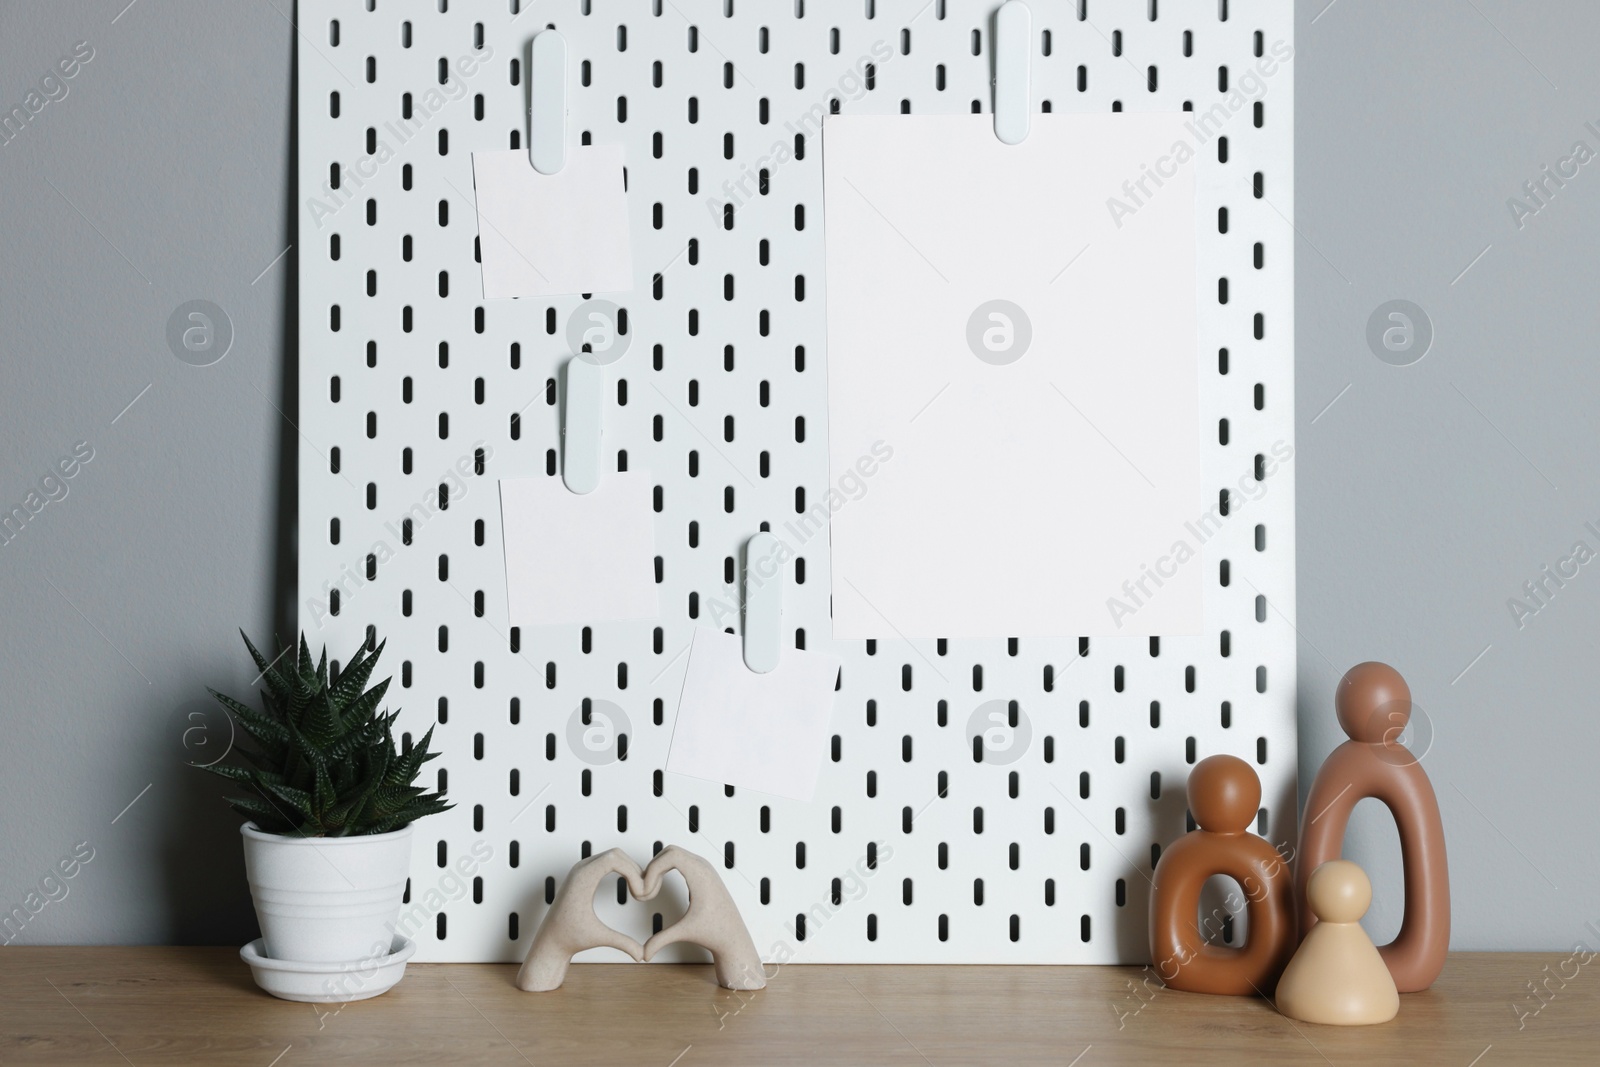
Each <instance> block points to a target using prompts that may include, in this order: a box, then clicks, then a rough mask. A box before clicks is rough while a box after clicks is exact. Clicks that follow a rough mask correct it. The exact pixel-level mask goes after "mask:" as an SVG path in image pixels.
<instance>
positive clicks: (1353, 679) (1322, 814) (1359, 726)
mask: <svg viewBox="0 0 1600 1067" xmlns="http://www.w3.org/2000/svg"><path fill="white" fill-rule="evenodd" d="M1334 708H1335V710H1336V711H1337V712H1338V715H1339V725H1340V726H1342V727H1344V732H1345V733H1346V734H1348V735H1349V737H1350V740H1348V741H1346V742H1345V743H1344V744H1342V745H1340V746H1339V747H1338V748H1336V749H1334V750H1333V754H1332V755H1330V756H1329V757H1328V759H1327V761H1326V762H1325V763H1323V765H1322V769H1321V770H1319V771H1318V772H1317V778H1316V781H1315V782H1313V783H1312V785H1311V792H1310V794H1309V795H1308V796H1307V797H1306V810H1305V817H1304V820H1303V824H1302V826H1301V830H1300V852H1299V855H1298V857H1297V859H1298V862H1299V870H1298V873H1297V874H1296V877H1295V889H1296V894H1295V895H1296V899H1297V900H1298V902H1299V909H1300V923H1301V930H1302V933H1308V932H1309V931H1310V930H1311V928H1312V927H1313V926H1315V925H1316V922H1317V917H1316V915H1315V914H1314V913H1313V912H1312V911H1311V910H1310V907H1309V905H1308V903H1307V901H1306V887H1307V886H1308V884H1309V883H1310V881H1311V875H1312V873H1313V872H1314V871H1316V869H1317V868H1318V867H1320V866H1321V865H1322V864H1324V863H1326V862H1328V861H1329V860H1336V859H1338V858H1339V856H1340V853H1341V852H1342V851H1343V848H1344V834H1345V828H1346V826H1348V825H1349V822H1350V812H1351V811H1352V810H1353V809H1354V808H1355V806H1356V804H1357V803H1358V802H1359V801H1361V800H1363V799H1365V798H1367V797H1374V798H1376V799H1378V800H1381V801H1383V803H1384V804H1385V805H1387V806H1388V808H1389V811H1390V812H1391V813H1392V814H1393V815H1394V821H1395V825H1396V826H1397V827H1398V828H1399V831H1400V856H1401V863H1402V868H1403V870H1404V872H1405V882H1406V886H1405V919H1404V921H1403V922H1402V923H1401V924H1400V933H1399V934H1398V935H1397V936H1396V937H1395V939H1394V941H1392V942H1391V943H1389V944H1387V945H1381V946H1379V948H1378V953H1379V954H1380V955H1381V956H1382V957H1383V962H1384V964H1385V965H1387V966H1388V968H1389V973H1390V974H1391V975H1393V976H1394V984H1395V987H1396V988H1398V989H1399V991H1400V992H1402V993H1414V992H1416V991H1417V990H1419V989H1427V988H1428V987H1429V986H1430V985H1432V984H1433V980H1434V979H1435V978H1438V977H1439V972H1440V971H1441V970H1442V969H1443V968H1444V959H1445V953H1446V951H1447V950H1448V949H1449V947H1450V872H1449V870H1448V868H1447V867H1446V864H1445V855H1444V824H1443V823H1442V822H1441V821H1440V819H1439V802H1438V800H1437V799H1436V798H1435V797H1434V795H1433V785H1432V784H1431V783H1430V782H1429V781H1428V776H1427V774H1426V773H1424V771H1423V770H1422V766H1421V765H1420V764H1419V763H1418V762H1417V759H1416V757H1415V756H1413V755H1412V754H1411V751H1410V750H1409V749H1407V748H1406V747H1405V746H1404V745H1402V744H1400V742H1399V737H1400V734H1401V732H1402V731H1403V730H1404V729H1405V727H1406V723H1408V722H1410V721H1411V690H1410V688H1408V687H1407V686H1406V682H1405V679H1404V678H1402V677H1400V672H1399V671H1396V670H1395V669H1394V668H1393V667H1390V666H1389V665H1388V664H1385V663H1370V662H1369V663H1358V664H1357V665H1356V666H1354V667H1351V668H1350V670H1349V671H1348V672H1346V674H1345V676H1344V678H1343V679H1342V680H1341V681H1340V682H1339V690H1338V693H1337V694H1336V695H1335V697H1334Z"/></svg>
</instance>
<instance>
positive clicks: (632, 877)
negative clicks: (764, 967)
mask: <svg viewBox="0 0 1600 1067" xmlns="http://www.w3.org/2000/svg"><path fill="white" fill-rule="evenodd" d="M668 851H670V850H668ZM702 862H704V861H702ZM651 866H652V867H654V866H655V865H654V864H651ZM612 874H620V875H622V876H623V877H624V878H626V879H627V881H628V890H629V892H631V893H632V894H633V895H634V896H635V897H638V896H640V894H641V892H642V889H643V885H642V882H643V875H642V873H641V872H640V870H639V865H638V864H637V863H635V862H633V859H632V857H630V856H629V855H628V854H627V853H626V852H624V851H622V850H621V849H620V848H613V849H610V850H609V851H606V852H602V853H600V854H599V855H595V856H590V857H589V858H588V859H586V860H581V861H579V862H578V864H577V865H576V866H574V867H573V868H572V872H571V873H570V874H568V875H567V880H566V881H565V882H563V883H561V888H560V889H559V890H558V891H557V892H556V899H555V900H554V901H552V902H551V904H550V910H549V911H548V912H546V913H545V916H544V921H543V922H541V923H540V924H539V930H538V932H537V933H535V934H534V935H533V944H531V945H529V946H528V955H527V958H526V959H524V960H523V961H522V970H520V971H518V972H517V988H518V989H522V990H526V991H528V992H530V993H540V992H545V991H547V990H551V989H556V988H558V987H560V985H561V983H562V982H563V981H564V980H565V979H566V977H567V965H568V964H569V963H571V962H572V957H573V955H574V954H576V953H578V952H582V951H583V950H584V949H586V948H597V947H599V946H601V945H608V946H610V947H611V948H616V949H621V950H622V951H623V952H626V953H627V954H628V955H629V956H631V957H632V958H633V959H634V960H635V961H636V962H637V961H638V960H640V959H643V958H644V950H643V949H642V948H641V947H640V946H639V942H637V941H635V940H634V939H633V938H631V937H629V936H628V935H627V934H622V933H618V932H617V931H615V930H613V929H612V928H611V927H609V926H607V925H606V924H605V923H603V922H601V921H600V917H599V916H598V915H596V914H595V911H594V894H595V890H596V889H597V888H598V887H599V885H600V882H601V880H602V879H604V878H605V877H606V876H607V875H612ZM718 888H721V887H720V886H719V887H718ZM652 895H653V894H652ZM723 895H724V896H726V895H727V892H726V890H724V892H723ZM746 937H747V939H748V935H746ZM654 940H655V939H654V938H651V941H652V943H653V942H654ZM752 951H753V949H752Z"/></svg>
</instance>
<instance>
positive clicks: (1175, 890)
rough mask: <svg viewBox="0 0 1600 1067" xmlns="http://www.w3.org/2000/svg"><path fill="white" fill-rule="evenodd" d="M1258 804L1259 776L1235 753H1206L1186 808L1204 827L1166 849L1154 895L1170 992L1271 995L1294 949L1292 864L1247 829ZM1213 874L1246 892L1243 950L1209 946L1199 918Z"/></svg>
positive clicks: (1156, 939) (1154, 921)
mask: <svg viewBox="0 0 1600 1067" xmlns="http://www.w3.org/2000/svg"><path fill="white" fill-rule="evenodd" d="M1260 805H1261V780H1260V779H1259V778H1257V777H1256V772H1255V771H1254V770H1252V769H1251V767H1250V765H1249V764H1248V763H1246V762H1245V761H1244V760H1242V759H1239V758H1238V757H1236V756H1209V757H1207V758H1206V759H1203V760H1201V761H1200V762H1199V763H1197V764H1195V767H1194V770H1192V771H1190V772H1189V811H1190V812H1191V813H1192V814H1193V815H1194V819H1195V822H1197V823H1199V824H1200V828H1199V829H1198V830H1195V831H1194V832H1192V833H1188V834H1185V835H1183V836H1182V837H1180V838H1179V839H1178V840H1176V841H1174V842H1173V843H1172V845H1171V846H1169V847H1168V848H1167V850H1166V851H1165V852H1163V853H1162V854H1161V861H1160V862H1159V863H1157V864H1156V875H1155V889H1154V891H1153V892H1152V893H1151V896H1150V954H1151V955H1152V956H1153V957H1154V965H1155V968H1156V973H1157V974H1158V975H1159V976H1160V977H1161V980H1162V981H1163V982H1165V983H1166V984H1167V985H1169V986H1171V987H1172V988H1173V989H1183V990H1187V991H1189V992H1191V993H1222V994H1229V995H1234V996H1245V995H1248V994H1251V993H1260V994H1261V995H1262V996H1266V995H1267V994H1269V993H1270V992H1271V991H1272V987H1273V985H1274V984H1275V983H1276V982H1277V980H1278V975H1280V974H1282V973H1283V968H1284V967H1285V966H1286V965H1287V964H1288V962H1289V957H1290V956H1291V955H1293V953H1294V947H1295V923H1294V896H1293V888H1292V885H1291V883H1290V880H1289V868H1288V865H1287V864H1285V863H1284V861H1283V857H1282V856H1280V855H1278V853H1277V851H1276V850H1275V849H1273V847H1272V846H1271V845H1269V844H1267V842H1266V841H1264V840H1263V839H1262V838H1259V837H1257V836H1256V835H1255V834H1252V833H1250V832H1249V828H1250V823H1251V820H1253V819H1254V818H1255V815H1256V810H1257V809H1258V808H1259V807H1260ZM1214 874H1225V875H1228V876H1229V877H1230V878H1233V879H1234V880H1235V881H1237V882H1238V883H1239V885H1240V886H1241V887H1242V888H1243V889H1244V893H1245V899H1246V902H1247V903H1246V914H1247V916H1248V917H1249V924H1250V925H1249V934H1248V936H1247V938H1246V940H1245V944H1244V946H1243V947H1242V948H1238V947H1232V946H1227V945H1212V944H1207V943H1206V941H1205V938H1204V936H1203V935H1202V934H1201V932H1200V928H1199V925H1198V924H1197V923H1196V921H1195V916H1196V915H1197V914H1198V913H1199V907H1200V889H1201V887H1202V886H1204V885H1205V881H1206V879H1207V878H1210V877H1211V876H1212V875H1214Z"/></svg>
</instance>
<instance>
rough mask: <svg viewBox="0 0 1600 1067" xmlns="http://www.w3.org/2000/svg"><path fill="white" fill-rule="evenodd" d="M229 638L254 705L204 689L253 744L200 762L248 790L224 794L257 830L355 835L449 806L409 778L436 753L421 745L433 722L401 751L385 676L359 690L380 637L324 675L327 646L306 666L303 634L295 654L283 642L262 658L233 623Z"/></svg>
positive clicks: (368, 673) (379, 830) (307, 653)
mask: <svg viewBox="0 0 1600 1067" xmlns="http://www.w3.org/2000/svg"><path fill="white" fill-rule="evenodd" d="M239 636H240V637H243V638H244V643H245V647H246V648H248V649H249V650H250V655H251V657H252V658H253V659H254V660H255V662H256V666H257V667H259V668H260V669H261V677H262V679H264V680H265V681H266V684H267V688H266V689H264V690H262V691H261V703H262V708H263V710H262V711H256V710H255V709H254V708H250V707H247V706H246V705H244V704H241V703H240V702H239V701H237V700H234V699H233V698H232V697H229V696H225V695H223V694H222V693H219V692H217V691H216V690H215V689H210V688H208V689H207V690H206V691H207V692H209V693H210V694H211V695H212V696H213V697H215V698H216V699H217V701H218V702H219V703H220V704H221V705H222V706H223V707H225V708H227V709H228V710H229V711H230V712H232V713H233V716H234V718H235V719H237V720H238V723H239V725H240V726H241V727H242V728H243V729H244V732H245V733H247V734H248V735H249V736H250V738H251V739H252V740H253V741H254V742H255V745H256V747H255V748H254V749H250V748H244V747H241V748H239V749H237V750H236V751H237V753H238V755H239V756H240V757H241V758H242V761H243V762H241V763H233V764H218V765H215V766H211V767H206V768H204V769H205V770H209V771H211V772H212V773H213V774H219V775H221V776H222V777H224V778H228V779H231V780H233V781H235V782H239V783H241V784H243V785H245V786H246V787H248V788H249V790H250V792H251V794H252V795H250V796H244V797H234V798H231V799H230V800H229V803H230V804H232V805H233V810H234V811H237V812H238V813H239V814H240V815H243V816H244V817H245V818H247V819H250V820H251V821H253V822H254V823H255V824H256V826H257V827H259V828H260V829H261V830H263V831H265V832H266V833H271V834H293V835H298V836H305V837H358V836H361V835H365V834H382V833H388V832H389V831H391V830H399V829H401V828H403V827H405V826H406V825H407V824H409V823H410V822H412V821H413V820H414V819H420V818H422V817H423V816H424V815H433V814H435V813H436V812H441V811H447V810H449V807H450V805H449V804H447V803H445V799H444V797H443V796H441V795H440V794H438V793H427V792H425V791H424V790H423V787H421V786H416V785H412V784H411V783H412V782H413V781H414V780H415V779H416V777H417V774H418V772H419V771H421V770H422V765H423V764H424V763H426V762H427V761H428V760H431V759H433V758H434V757H435V756H437V755H438V753H436V752H429V751H428V744H429V742H430V741H431V740H432V738H433V728H432V727H429V728H428V732H427V733H426V734H425V735H423V738H422V740H421V741H420V742H419V743H417V744H416V745H413V746H411V747H410V748H409V749H408V750H407V751H405V752H399V751H396V749H395V744H394V733H393V727H394V722H395V719H396V718H398V717H399V714H400V713H399V712H397V711H396V712H390V711H387V710H385V711H382V712H380V711H379V710H378V702H379V701H381V700H382V699H383V694H384V691H385V690H387V689H388V688H389V681H390V679H388V678H385V679H384V680H383V681H381V682H379V683H378V684H377V685H375V686H373V687H372V688H371V689H368V688H366V685H367V679H368V678H369V677H371V675H372V670H373V668H374V667H375V666H376V665H377V662H378V657H379V656H380V655H382V654H383V647H384V646H383V645H382V644H380V645H378V646H377V647H376V648H372V649H368V648H367V647H365V646H363V647H362V648H361V649H358V650H357V652H356V654H355V656H354V657H352V658H351V660H350V662H349V663H348V664H346V665H345V668H344V670H342V671H340V672H339V676H338V678H337V679H334V680H332V681H330V680H329V677H328V650H327V647H326V646H324V647H323V650H322V659H321V661H320V662H317V663H315V664H313V662H312V659H311V650H310V649H309V648H308V647H307V646H306V639H305V636H304V635H303V634H302V635H301V637H300V647H299V650H298V653H296V654H294V655H290V654H289V653H290V652H291V651H292V650H288V649H285V650H284V651H283V652H280V653H279V657H278V660H274V661H271V662H269V661H268V660H267V658H266V657H265V656H263V655H262V654H261V653H260V652H258V651H257V650H256V646H255V645H253V644H251V643H250V638H249V637H246V636H245V634H244V632H243V631H242V630H241V631H240V632H239ZM280 660H281V661H282V662H281V663H280V662H279V661H280Z"/></svg>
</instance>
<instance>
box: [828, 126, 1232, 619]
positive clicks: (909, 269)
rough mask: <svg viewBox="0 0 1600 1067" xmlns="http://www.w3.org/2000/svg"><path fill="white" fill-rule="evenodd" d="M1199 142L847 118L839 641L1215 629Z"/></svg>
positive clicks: (1154, 132) (839, 356) (838, 385)
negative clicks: (1208, 555)
mask: <svg viewBox="0 0 1600 1067" xmlns="http://www.w3.org/2000/svg"><path fill="white" fill-rule="evenodd" d="M1183 122H1184V116H1183V115H1181V114H1172V115H1163V114H1133V113H1121V114H1109V115H1064V114H1043V115H1034V116H1033V117H1032V129H1031V131H1030V132H1029V134H1028V137H1027V139H1026V140H1025V141H1024V142H1023V143H1022V144H1020V145H1006V144H1002V143H1001V142H1000V141H999V140H998V139H997V138H996V137H995V133H994V122H993V118H992V116H987V115H983V116H980V115H970V116H948V117H946V116H928V117H920V116H881V117H880V116H862V117H853V116H844V117H838V116H830V117H829V118H828V119H827V121H826V124H825V125H824V128H823V138H824V151H823V160H824V183H825V195H826V202H825V207H826V210H825V227H826V238H827V268H828V278H827V287H828V416H829V428H828V441H829V457H830V470H831V475H832V481H833V486H832V488H834V489H837V490H838V493H837V494H833V493H830V494H829V496H830V497H834V496H837V499H836V500H832V501H829V502H826V503H824V502H821V501H819V502H818V504H817V505H816V506H817V507H819V508H822V509H823V513H822V515H821V516H819V519H820V521H827V512H828V511H829V510H831V511H832V517H831V526H832V572H833V634H834V637H835V638H874V637H877V638H895V637H1025V636H1079V635H1089V634H1172V635H1179V634H1196V633H1198V632H1199V631H1200V623H1201V619H1200V606H1201V591H1202V584H1203V577H1204V568H1203V566H1202V564H1201V561H1200V559H1199V553H1200V547H1201V545H1202V544H1203V542H1204V540H1205V539H1206V538H1208V537H1209V536H1211V535H1212V534H1214V533H1215V532H1216V529H1217V526H1218V523H1219V521H1220V517H1219V516H1218V514H1217V512H1216V508H1215V506H1214V505H1213V506H1212V507H1211V508H1209V509H1208V508H1206V507H1204V506H1203V505H1202V494H1201V490H1200V443H1201V442H1200V427H1199V383H1198V367H1197V359H1196V340H1195V332H1196V314H1197V313H1196V299H1197V281H1196V273H1195V243H1196V218H1195V203H1194V188H1195V180H1194V172H1195V168H1196V166H1197V161H1196V159H1195V158H1194V153H1193V152H1192V151H1191V150H1189V148H1188V145H1189V144H1191V143H1192V141H1193V139H1192V138H1191V137H1189V136H1188V135H1187V133H1186V132H1185V130H1184V126H1183ZM835 503H837V504H838V506H837V507H834V506H833V505H834V504H835Z"/></svg>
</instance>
